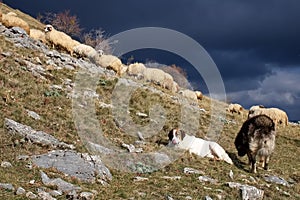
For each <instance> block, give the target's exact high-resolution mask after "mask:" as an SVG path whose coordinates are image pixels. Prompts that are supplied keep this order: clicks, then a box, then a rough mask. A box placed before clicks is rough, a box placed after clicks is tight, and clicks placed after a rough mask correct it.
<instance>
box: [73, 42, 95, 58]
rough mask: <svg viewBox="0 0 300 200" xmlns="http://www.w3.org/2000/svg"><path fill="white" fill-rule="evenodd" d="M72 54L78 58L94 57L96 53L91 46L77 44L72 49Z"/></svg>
mask: <svg viewBox="0 0 300 200" xmlns="http://www.w3.org/2000/svg"><path fill="white" fill-rule="evenodd" d="M73 52H74V53H76V54H77V55H79V56H80V57H88V58H93V57H95V56H96V55H97V54H98V52H97V51H96V50H95V49H94V48H93V47H91V46H89V45H86V44H79V45H77V46H75V47H74V48H73Z"/></svg>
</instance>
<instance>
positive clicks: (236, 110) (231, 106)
mask: <svg viewBox="0 0 300 200" xmlns="http://www.w3.org/2000/svg"><path fill="white" fill-rule="evenodd" d="M243 109H244V108H243V107H242V106H241V105H240V104H237V103H234V104H232V103H231V104H229V106H228V109H227V110H228V111H229V112H231V113H232V114H233V113H238V114H241V111H243Z"/></svg>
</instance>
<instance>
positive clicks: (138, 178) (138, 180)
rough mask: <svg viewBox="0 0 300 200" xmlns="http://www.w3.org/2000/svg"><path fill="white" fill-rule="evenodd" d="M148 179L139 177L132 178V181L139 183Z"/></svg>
mask: <svg viewBox="0 0 300 200" xmlns="http://www.w3.org/2000/svg"><path fill="white" fill-rule="evenodd" d="M148 180H149V179H148V178H146V177H141V176H136V177H134V179H133V181H137V182H140V181H148Z"/></svg>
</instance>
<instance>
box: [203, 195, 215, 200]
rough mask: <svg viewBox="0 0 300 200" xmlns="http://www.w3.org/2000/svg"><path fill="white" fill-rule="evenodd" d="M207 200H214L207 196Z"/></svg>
mask: <svg viewBox="0 0 300 200" xmlns="http://www.w3.org/2000/svg"><path fill="white" fill-rule="evenodd" d="M205 200H213V199H212V198H211V197H210V196H205Z"/></svg>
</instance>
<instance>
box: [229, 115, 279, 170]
mask: <svg viewBox="0 0 300 200" xmlns="http://www.w3.org/2000/svg"><path fill="white" fill-rule="evenodd" d="M275 137H276V131H275V123H274V122H273V120H272V119H271V118H270V117H268V116H266V115H257V116H254V117H252V118H250V119H248V120H246V121H245V122H244V123H243V125H242V127H241V129H240V131H239V132H238V134H237V136H236V138H235V141H234V144H235V147H236V149H237V151H238V155H239V156H245V155H246V154H247V156H248V159H249V164H251V172H253V173H256V160H257V158H259V160H262V161H263V167H264V169H265V170H267V169H268V164H269V159H270V155H271V154H272V152H273V151H274V148H275Z"/></svg>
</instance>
